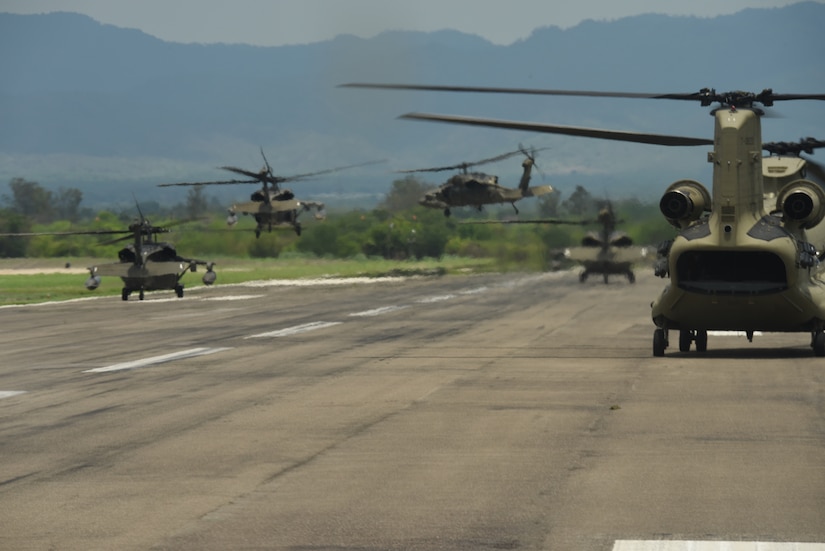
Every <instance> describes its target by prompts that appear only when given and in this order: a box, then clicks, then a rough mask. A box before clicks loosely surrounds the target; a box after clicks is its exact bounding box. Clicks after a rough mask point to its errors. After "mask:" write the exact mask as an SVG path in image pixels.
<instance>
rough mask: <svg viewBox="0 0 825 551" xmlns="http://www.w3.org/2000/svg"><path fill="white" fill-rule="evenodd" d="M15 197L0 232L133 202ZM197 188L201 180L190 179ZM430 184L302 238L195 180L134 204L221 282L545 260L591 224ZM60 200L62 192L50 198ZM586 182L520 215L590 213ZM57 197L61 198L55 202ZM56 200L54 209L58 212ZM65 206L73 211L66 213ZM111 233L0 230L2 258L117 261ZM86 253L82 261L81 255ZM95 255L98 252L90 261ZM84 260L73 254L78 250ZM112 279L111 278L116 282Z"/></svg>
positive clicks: (24, 285) (1, 298)
mask: <svg viewBox="0 0 825 551" xmlns="http://www.w3.org/2000/svg"><path fill="white" fill-rule="evenodd" d="M10 187H11V189H12V194H11V196H4V197H3V205H2V208H0V232H73V231H85V232H89V231H119V230H124V229H126V228H127V226H128V225H129V223H130V222H132V221H133V220H134V219H135V218H137V216H138V215H139V213H138V212H137V208H135V209H133V210H132V211H123V212H108V211H101V212H91V211H89V210H86V209H82V208H80V198H81V197H80V196H79V193H80V192H79V191H77V190H61V191H60V192H59V193H58V194H52V193H51V192H47V191H45V190H43V189H42V188H40V186H39V185H38V184H37V183H34V182H26V181H25V180H22V179H19V178H17V179H14V180H13V181H12V183H11V184H10ZM194 189H198V190H200V188H194ZM425 189H426V187H425V186H424V185H423V184H421V182H419V181H418V180H416V179H415V178H412V177H406V178H404V179H401V180H397V181H395V182H393V185H392V187H391V189H390V192H389V193H388V194H387V197H386V199H385V200H384V201H383V202H382V203H381V204H380V205H379V206H378V207H377V208H375V209H372V210H354V211H348V212H335V211H332V212H330V213H329V214H328V216H327V218H326V219H325V220H312V218H311V216H309V215H305V216H304V217H303V218H302V221H303V222H304V223H303V226H304V231H303V233H302V235H301V236H300V237H298V236H297V235H295V233H294V232H293V231H291V229H279V230H276V231H273V232H271V233H263V234H262V235H261V236H260V238H258V239H256V238H255V236H254V233H253V228H254V221H253V220H252V219H251V217H248V216H243V217H241V220H240V222H239V223H238V224H237V226H236V227H234V228H228V227H227V226H226V223H225V221H224V218H223V214H221V215H213V214H210V213H214V212H221V213H222V212H223V208H221V207H220V206H218V205H214V204H213V203H214V202H213V201H211V200H209V199H208V198H206V197H205V196H204V195H203V193H202V191H193V192H192V193H191V194H190V196H189V197H188V199H187V201H186V202H185V203H183V204H178V205H171V206H168V207H166V208H163V207H161V205H160V204H159V203H157V202H152V201H147V202H143V201H141V202H140V211H141V213H142V214H143V215H144V216H146V217H147V218H150V219H151V221H152V224H153V225H154V226H155V227H163V226H165V225H170V224H174V223H176V221H179V220H182V219H197V221H196V222H191V223H186V224H181V225H176V226H174V227H173V228H171V229H172V231H170V233H168V234H160V235H158V238H159V239H162V240H166V241H169V242H172V243H174V244H175V247H176V248H177V250H178V253H179V254H181V255H182V256H185V257H194V258H198V259H201V260H208V261H216V262H217V272H218V284H219V285H220V284H226V283H237V282H242V281H248V280H252V279H272V278H288V279H291V278H297V277H321V276H327V275H329V276H339V277H347V276H354V275H368V276H376V275H384V274H392V273H399V271H400V272H401V273H419V272H427V273H434V272H436V273H450V272H454V271H458V270H522V271H523V270H544V269H547V268H548V266H550V265H551V263H552V261H553V260H554V259H556V258H557V257H558V251H559V250H560V249H562V248H564V247H566V246H570V245H573V244H576V243H578V242H580V241H581V238H582V237H583V236H584V234H585V233H586V232H587V231H589V230H593V229H597V228H595V227H588V226H580V225H545V224H536V225H534V224H510V225H507V224H468V223H467V222H472V221H479V220H484V219H507V218H513V217H514V212H513V208H512V207H511V206H510V205H502V206H498V207H491V208H485V210H484V211H483V212H478V211H476V210H474V209H472V208H460V209H453V215H452V216H450V217H445V216H444V214H443V213H442V212H441V211H440V210H434V209H425V208H423V207H420V206H418V205H417V199H418V197H420V196H421V194H422V193H423V191H424V190H425ZM58 199H60V200H58ZM600 202H601V201H598V200H596V199H594V198H593V197H592V196H591V195H590V194H589V193H588V192H587V190H585V189H584V188H581V187H579V188H577V189H576V191H575V192H574V193H573V194H572V195H571V196H570V198H568V199H567V200H566V201H562V200H560V196H559V194H557V193H553V194H549V195H546V196H543V197H540V198H537V199H535V200H532V199H527V200H525V201H522V202H520V203H519V210H520V211H521V214H520V217H521V218H536V217H558V218H567V219H573V220H581V219H593V218H595V214H596V211H597V209H598V206H599V203H600ZM59 204H62V205H63V206H62V207H61V208H59V209H57V208H56V207H55V205H59ZM613 207H614V209H615V210H616V212H617V215H618V217H619V218H620V219H621V220H623V221H624V222H623V223H622V224H621V226H620V227H621V229H622V230H623V231H626V232H627V233H628V234H629V235H630V237H631V238H632V239H633V240H634V241H635V242H636V243H639V244H650V245H655V244H656V243H658V242H660V241H662V240H664V239H668V238H670V237H672V235H673V229H672V228H671V227H670V226H669V225H668V224H667V222H666V221H665V220H664V219H663V218H662V216H661V214H660V213H659V211H658V206H657V205H650V204H646V203H642V202H640V201H638V200H635V199H631V200H615V201H613ZM58 211H59V212H58ZM67 213H68V214H70V216H67ZM112 241H113V240H112V236H111V235H105V236H94V235H43V236H37V237H25V238H22V237H0V259H3V258H6V259H9V260H6V261H2V260H0V268H2V267H3V266H4V264H5V266H6V267H19V264H20V261H18V262H17V264H15V263H14V261H12V260H11V259H23V258H25V259H27V260H26V261H23V262H29V261H30V259H62V260H60V261H59V262H55V261H54V260H52V264H53V265H55V264H56V265H57V266H62V265H63V264H64V263H65V262H71V264H72V265H73V266H75V267H85V266H89V265H91V264H95V263H101V262H114V261H116V259H117V252H118V250H119V249H121V248H122V247H123V246H124V245H125V243H124V242H123V241H120V242H112ZM84 258H85V259H87V260H83V259H84ZM91 258H96V259H98V260H96V261H92V260H88V259H91ZM78 259H80V260H78ZM84 280H85V276H84V275H80V274H77V273H73V274H65V273H63V274H42V275H40V274H38V275H27V276H19V275H5V276H0V304H9V303H20V302H35V301H42V300H55V299H56V298H58V297H59V298H79V297H85V296H89V295H90V292H89V291H86V290H85V289H84V288H83V281H84ZM183 282H184V284H185V285H188V286H192V285H196V284H200V281H199V277H198V274H187V275H186V276H185V277H184V279H183ZM118 283H119V282H118ZM118 283H115V282H113V281H111V278H104V283H103V285H101V287H100V289H98V290H97V291H95V293H97V294H119V293H120V287H121V286H120V285H119V284H118Z"/></svg>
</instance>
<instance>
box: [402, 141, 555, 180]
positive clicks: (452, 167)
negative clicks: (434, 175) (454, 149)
mask: <svg viewBox="0 0 825 551" xmlns="http://www.w3.org/2000/svg"><path fill="white" fill-rule="evenodd" d="M545 149H550V148H549V147H542V148H539V149H533V150H532V151H533V152H535V151H543V150H545ZM519 154H522V155H526V156H527V157H530V153H529V152H528V151H527V150H526V149H525V148H523V147H522V146H521V145H520V144H519V148H518V149H517V150H516V151H509V152H507V153H502V154H501V155H496V156H495V157H490V158H488V159H481V160H480V161H472V162H463V163H458V164H455V165H450V166H439V167H433V168H414V169H411V170H396V171H395V172H398V173H404V174H408V173H412V172H442V171H444V170H462V171H464V170H467V169H468V168H470V167H473V166H479V165H484V164H488V163H495V162H498V161H503V160H504V159H509V158H510V157H513V156H515V155H519Z"/></svg>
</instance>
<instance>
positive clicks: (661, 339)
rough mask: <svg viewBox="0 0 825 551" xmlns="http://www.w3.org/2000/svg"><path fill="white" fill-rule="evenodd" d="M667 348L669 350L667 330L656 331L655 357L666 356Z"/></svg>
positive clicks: (654, 341)
mask: <svg viewBox="0 0 825 551" xmlns="http://www.w3.org/2000/svg"><path fill="white" fill-rule="evenodd" d="M665 348H667V336H665V330H664V329H656V330H655V331H654V332H653V355H654V356H656V357H660V356H664V355H665Z"/></svg>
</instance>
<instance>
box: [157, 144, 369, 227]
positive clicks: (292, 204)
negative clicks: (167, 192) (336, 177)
mask: <svg viewBox="0 0 825 551" xmlns="http://www.w3.org/2000/svg"><path fill="white" fill-rule="evenodd" d="M261 157H263V159H264V166H263V168H261V169H260V170H259V171H258V172H254V171H251V170H244V169H242V168H237V167H234V166H222V167H220V168H222V169H223V170H228V171H229V172H234V173H236V174H240V175H242V176H246V177H247V178H249V179H248V180H219V181H214V182H181V183H175V184H159V185H158V187H169V186H204V185H232V184H255V183H257V184H261V185H262V187H261V189H259V190H257V191H255V192H253V193H252V195H251V196H250V200H249V201H248V202H245V203H236V204H234V205H232V206H231V207H230V208H229V209H228V212H229V216H227V218H226V223H227V224H228V225H229V226H234V225H235V224H236V223H237V222H238V213H239V212H240V213H241V214H250V215H252V216H254V217H255V222H256V223H257V226H256V227H255V237H256V238H257V237H260V236H261V232H262V231H263V230H264V229H266V230H267V231H270V232H271V231H272V228H273V227H277V226H287V227H292V229H293V230H294V231H295V233H296V234H297V235H301V224H300V222H298V216H299V215H300V214H301V213H302V212H305V211H311V210H312V209H315V210H316V213H315V218H316V219H317V220H323V219H324V218H325V213H324V204H323V203H319V202H317V201H301V200H298V199H296V198H295V194H294V193H293V192H292V190H290V189H286V188H281V187H280V186H281V184H283V183H285V182H296V181H300V180H306V179H308V178H311V177H314V176H320V175H322V174H330V173H332V172H338V171H339V170H346V169H348V168H356V167H359V166H366V165H370V164H375V163H378V162H383V161H372V162H368V163H361V164H357V165H350V166H342V167H338V168H330V169H327V170H319V171H318V172H309V173H307V174H296V175H294V176H276V175H275V174H273V172H272V167H271V166H270V165H269V161H267V159H266V155H264V150H263V148H261Z"/></svg>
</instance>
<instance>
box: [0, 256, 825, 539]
mask: <svg viewBox="0 0 825 551" xmlns="http://www.w3.org/2000/svg"><path fill="white" fill-rule="evenodd" d="M640 272H641V270H640ZM595 279H596V278H594V281H588V282H587V283H585V284H579V283H578V281H577V277H576V274H575V273H571V272H568V273H549V274H534V275H523V274H503V275H485V276H467V277H460V276H450V277H444V278H430V279H410V280H406V281H383V282H374V283H356V284H343V285H331V284H330V285H318V286H304V287H284V286H266V285H262V286H221V285H220V275H219V282H218V283H219V284H218V285H217V286H215V287H212V288H208V289H207V288H200V289H191V290H187V295H186V296H185V297H184V298H183V299H177V298H174V294H173V293H172V292H157V293H149V294H147V298H146V300H144V301H142V302H140V301H137V300H135V299H134V297H133V299H130V301H128V302H122V301H121V300H120V298H119V297H115V298H105V299H97V300H83V301H75V302H69V303H59V304H46V305H38V306H26V307H9V308H0V350H2V355H1V356H0V357H1V358H2V359H1V360H0V459H1V461H0V549H15V550H21V549H59V550H64V549H66V550H75V549H76V550H81V549H82V550H88V549H106V550H110V549H119V550H122V549H125V550H129V549H158V550H167V549H168V550H178V549H187V550H189V549H198V550H201V549H207V550H226V549H286V550H302V551H308V550H321V549H333V550H338V551H341V550H361V551H364V550H383V549H388V550H401V549H404V550H419V549H421V550H434V549H439V550H440V549H448V550H458V549H460V550H476V549H482V550H484V549H493V550H495V549H499V550H501V549H549V550H568V549H570V550H622V551H628V550H641V549H644V550H652V549H659V550H665V549H666V550H669V551H675V550H677V549H678V550H681V549H685V550H687V549H697V550H698V549H702V550H710V549H737V550H739V549H742V550H745V549H747V550H750V549H754V550H756V549H757V548H758V549H760V550H763V551H764V550H768V549H783V550H785V549H788V550H790V549H795V550H799V551H802V550H804V551H809V550H810V551H813V550H814V549H816V550H820V549H825V545H815V543H816V542H820V543H821V542H825V384H824V383H825V361H824V360H823V359H822V358H814V357H813V355H812V353H811V348H810V346H809V340H810V337H809V335H806V334H790V335H774V334H769V335H764V336H757V337H756V338H755V340H754V342H753V343H748V342H747V340H746V339H745V338H744V337H740V336H735V335H727V336H711V337H710V339H709V343H708V352H707V353H706V354H704V355H701V356H700V355H697V354H696V353H695V352H692V353H688V354H682V353H679V352H678V347H677V346H675V344H672V345H671V348H669V349H668V351H667V353H666V355H665V357H664V358H654V357H653V356H652V336H653V324H652V322H651V321H650V307H649V304H650V301H651V300H652V299H653V298H654V296H655V295H656V294H658V293H659V292H660V290H661V289H662V287H663V286H664V281H662V280H660V279H658V278H654V277H653V276H652V275H650V274H649V273H640V274H639V275H638V280H637V283H636V284H635V285H630V284H628V283H627V282H626V281H624V280H621V279H620V278H616V281H615V282H611V284H610V285H604V284H602V283H600V282H597V281H596V280H595ZM104 285H116V283H115V282H114V281H112V280H111V279H110V280H107V281H104ZM673 340H674V338H673V337H672V338H671V341H673ZM697 541H701V542H706V543H702V544H699V543H690V542H697ZM645 542H647V543H645ZM719 542H742V543H740V544H738V545H737V546H733V544H730V545H728V544H724V543H719ZM746 542H773V543H772V544H766V545H765V546H761V547H760V546H757V545H756V544H755V543H746ZM783 542H807V543H808V544H807V545H797V546H790V545H786V544H785V543H783ZM726 545H727V547H726Z"/></svg>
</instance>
